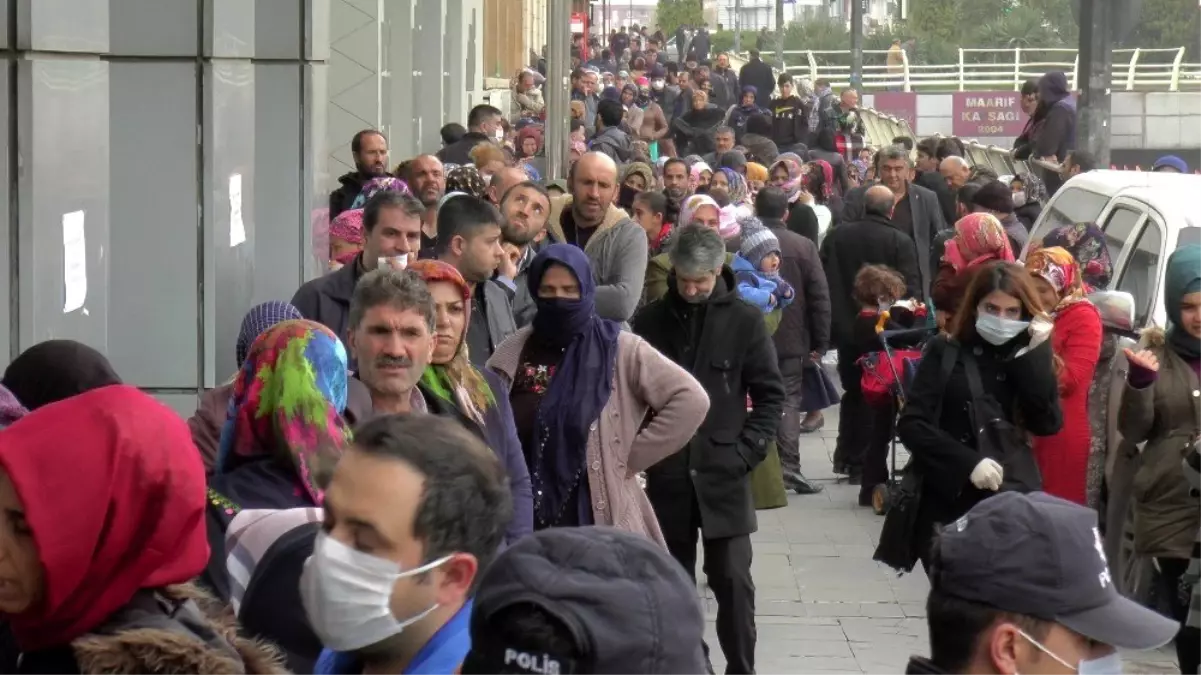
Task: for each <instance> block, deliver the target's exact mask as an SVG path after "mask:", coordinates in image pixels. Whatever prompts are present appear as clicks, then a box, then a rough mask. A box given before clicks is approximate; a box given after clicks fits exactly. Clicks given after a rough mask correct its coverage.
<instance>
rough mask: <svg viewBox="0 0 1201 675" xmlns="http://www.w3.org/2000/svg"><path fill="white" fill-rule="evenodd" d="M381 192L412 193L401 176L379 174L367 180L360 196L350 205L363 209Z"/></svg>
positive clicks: (353, 207)
mask: <svg viewBox="0 0 1201 675" xmlns="http://www.w3.org/2000/svg"><path fill="white" fill-rule="evenodd" d="M380 192H399V193H401V194H406V195H407V194H412V193H411V192H410V191H409V184H408V183H406V182H404V181H403V180H401V179H399V178H393V177H392V176H379V177H378V178H372V179H371V180H369V181H367V184H366V185H364V186H363V189H362V190H360V191H359V196H358V197H355V198H354V203H352V204H351V205H350V208H352V209H361V208H363V207H364V206H366V205H367V202H368V201H370V200H371V198H372V197H374V196H375V195H376V194H378V193H380Z"/></svg>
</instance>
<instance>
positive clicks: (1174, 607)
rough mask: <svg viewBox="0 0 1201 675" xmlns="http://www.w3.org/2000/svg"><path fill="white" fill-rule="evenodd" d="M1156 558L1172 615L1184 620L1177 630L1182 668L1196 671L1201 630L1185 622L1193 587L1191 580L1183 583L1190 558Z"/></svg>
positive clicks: (1200, 660) (1200, 659)
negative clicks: (1182, 579) (1182, 578)
mask: <svg viewBox="0 0 1201 675" xmlns="http://www.w3.org/2000/svg"><path fill="white" fill-rule="evenodd" d="M1155 562H1156V563H1158V564H1159V592H1160V593H1161V594H1162V596H1163V598H1164V599H1165V600H1166V601H1167V605H1168V608H1169V609H1170V610H1171V612H1172V618H1173V619H1175V620H1176V621H1179V622H1181V623H1180V631H1179V632H1178V633H1176V658H1177V659H1178V660H1179V662H1180V672H1181V673H1187V674H1188V675H1193V674H1194V673H1196V672H1197V668H1198V665H1201V630H1199V629H1197V628H1196V627H1193V626H1185V625H1184V621H1185V619H1187V618H1188V604H1189V596H1190V595H1191V593H1192V590H1193V589H1192V586H1191V585H1190V584H1187V583H1182V582H1181V580H1180V577H1181V576H1183V575H1184V572H1185V571H1186V570H1187V569H1188V560H1187V559H1184V558H1156V559H1155Z"/></svg>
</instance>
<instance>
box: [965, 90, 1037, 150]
mask: <svg viewBox="0 0 1201 675" xmlns="http://www.w3.org/2000/svg"><path fill="white" fill-rule="evenodd" d="M1021 104H1022V95H1021V93H1020V92H1016V91H957V92H955V93H953V94H951V115H952V118H951V133H952V134H954V135H956V136H958V137H960V138H979V137H990V136H1010V137H1014V136H1019V135H1021V133H1022V129H1023V128H1024V127H1025V126H1026V114H1025V113H1023V112H1022V105H1021Z"/></svg>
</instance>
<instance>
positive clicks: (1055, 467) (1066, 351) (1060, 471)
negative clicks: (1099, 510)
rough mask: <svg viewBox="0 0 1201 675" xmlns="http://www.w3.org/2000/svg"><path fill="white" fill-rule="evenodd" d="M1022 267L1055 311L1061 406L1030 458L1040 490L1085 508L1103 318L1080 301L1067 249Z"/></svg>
mask: <svg viewBox="0 0 1201 675" xmlns="http://www.w3.org/2000/svg"><path fill="white" fill-rule="evenodd" d="M1026 269H1027V270H1029V272H1030V274H1031V276H1033V277H1034V284H1035V286H1036V287H1037V288H1038V291H1039V295H1040V296H1041V297H1042V301H1043V305H1044V307H1046V308H1047V309H1051V308H1054V309H1053V310H1052V315H1053V316H1054V319H1055V330H1054V332H1052V333H1051V348H1052V349H1053V350H1054V352H1055V369H1056V376H1057V377H1058V379H1059V406H1060V409H1061V410H1062V411H1063V428H1062V429H1061V430H1060V431H1059V433H1057V434H1055V435H1054V436H1041V437H1037V438H1035V439H1034V456H1035V458H1036V459H1037V460H1038V468H1039V470H1040V471H1041V472H1042V475H1043V490H1044V491H1046V492H1048V493H1050V494H1053V495H1055V496H1056V497H1061V498H1063V499H1068V500H1071V501H1073V502H1076V503H1077V504H1082V505H1084V504H1086V503H1087V498H1086V495H1085V484H1086V474H1087V472H1088V454H1089V440H1090V431H1089V422H1088V390H1089V385H1090V384H1092V380H1093V371H1094V370H1096V367H1097V359H1098V358H1099V357H1100V355H1101V315H1100V314H1099V313H1098V312H1097V308H1096V307H1093V304H1092V303H1091V302H1089V301H1088V300H1087V299H1086V298H1085V297H1084V284H1083V282H1082V281H1081V274H1080V266H1079V265H1078V264H1077V263H1076V260H1075V259H1074V258H1073V257H1072V254H1071V253H1068V252H1067V250H1066V249H1063V248H1060V247H1058V246H1053V247H1050V248H1041V249H1038V250H1036V251H1034V252H1032V253H1030V254H1028V255H1027V257H1026Z"/></svg>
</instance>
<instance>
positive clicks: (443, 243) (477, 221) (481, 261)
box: [434, 194, 517, 368]
mask: <svg viewBox="0 0 1201 675" xmlns="http://www.w3.org/2000/svg"><path fill="white" fill-rule="evenodd" d="M502 220H503V219H502V218H501V215H500V211H497V210H496V207H495V206H493V205H491V204H489V203H488V202H486V201H484V200H483V199H480V198H479V197H473V196H471V195H465V194H451V195H450V196H448V197H447V198H446V200H445V201H444V202H443V203H442V206H441V207H440V208H439V209H438V243H437V244H436V245H435V246H434V253H435V255H437V258H438V260H441V261H442V262H444V263H447V264H448V265H452V266H454V268H455V269H457V270H458V271H459V274H461V275H463V279H465V280H466V281H467V283H468V285H470V286H471V317H470V319H469V320H468V324H467V355H468V356H469V357H470V358H471V362H472V363H473V364H475V366H476V367H477V368H483V367H484V364H486V363H487V362H488V358H489V357H491V356H492V350H494V349H496V347H497V345H499V344H500V343H502V342H504V340H505V338H507V337H509V336H510V335H512V334H513V333H514V332H516V331H517V326H516V325H515V324H514V323H513V307H512V305H510V303H509V294H508V293H506V292H505V288H504V287H503V286H501V285H500V284H497V283H496V282H494V281H492V276H493V275H494V274H496V267H497V265H499V264H500V260H501V257H502V256H503V255H504V249H502V248H501V246H500V224H501V222H502Z"/></svg>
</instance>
